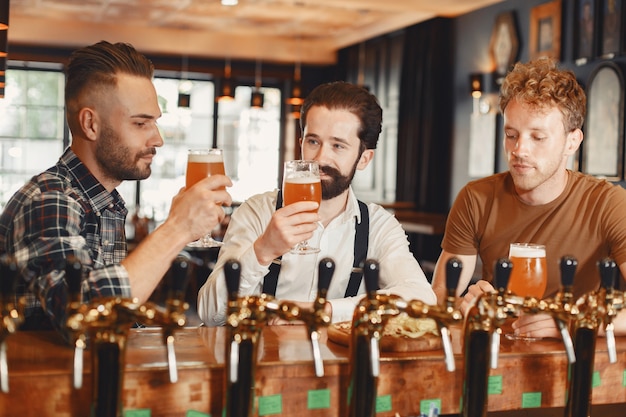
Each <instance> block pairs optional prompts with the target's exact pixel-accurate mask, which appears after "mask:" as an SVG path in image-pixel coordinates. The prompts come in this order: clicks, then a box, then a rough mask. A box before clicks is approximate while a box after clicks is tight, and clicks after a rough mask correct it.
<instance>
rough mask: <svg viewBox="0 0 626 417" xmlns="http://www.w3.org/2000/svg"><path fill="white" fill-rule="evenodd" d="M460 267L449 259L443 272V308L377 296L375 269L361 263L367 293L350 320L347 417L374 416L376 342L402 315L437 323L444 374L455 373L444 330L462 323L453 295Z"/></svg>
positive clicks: (377, 366) (377, 368)
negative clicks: (443, 355)
mask: <svg viewBox="0 0 626 417" xmlns="http://www.w3.org/2000/svg"><path fill="white" fill-rule="evenodd" d="M461 268H462V264H461V262H460V261H459V260H457V259H453V260H450V261H449V262H448V265H447V269H446V273H447V276H446V286H447V287H448V297H447V299H446V301H445V303H444V304H443V305H441V306H440V305H429V304H426V303H424V302H422V301H419V300H413V301H408V302H407V301H405V300H403V299H402V298H401V297H399V296H397V295H394V294H382V293H380V292H377V290H378V279H379V267H378V263H377V262H376V261H373V260H367V261H365V264H364V266H363V278H364V281H365V288H366V291H367V295H366V297H364V298H363V299H362V300H361V301H360V302H359V304H358V305H357V307H356V309H355V311H354V315H353V318H352V338H351V344H350V390H349V392H350V399H349V415H350V417H373V416H374V415H375V414H376V392H377V385H378V376H379V374H380V351H379V342H380V339H381V337H382V335H383V331H384V327H385V325H386V324H387V322H388V321H389V319H390V318H391V317H393V316H397V315H399V314H400V313H403V312H404V313H406V314H407V315H408V316H410V317H412V318H432V319H434V320H435V322H436V323H437V327H438V328H439V332H440V335H441V338H442V344H443V349H444V354H445V362H446V367H447V369H448V371H450V372H452V371H454V369H455V364H454V355H453V353H452V343H451V340H450V332H449V330H448V327H449V325H450V324H453V323H458V322H460V321H461V320H462V319H463V316H462V314H461V312H460V311H459V310H457V309H455V308H454V304H455V298H456V297H455V291H456V287H457V285H458V282H459V276H460V273H461Z"/></svg>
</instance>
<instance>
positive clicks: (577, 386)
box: [565, 258, 624, 417]
mask: <svg viewBox="0 0 626 417" xmlns="http://www.w3.org/2000/svg"><path fill="white" fill-rule="evenodd" d="M598 267H599V269H600V283H601V285H600V288H599V289H598V290H597V291H593V292H591V293H588V294H585V295H583V296H582V297H580V298H579V299H578V300H577V301H576V304H575V306H574V307H573V308H572V317H573V320H574V323H573V328H574V330H573V332H574V347H575V351H576V357H577V358H578V360H577V362H576V363H574V364H570V379H569V382H568V387H567V388H568V395H567V402H566V404H565V416H566V417H579V416H580V417H587V416H589V415H590V413H591V394H592V380H593V366H594V360H595V349H596V340H597V337H598V329H599V328H600V326H601V325H602V324H604V326H605V328H604V330H605V335H606V343H607V349H608V355H609V362H611V363H614V362H615V361H616V360H617V353H616V350H615V335H614V334H613V323H612V320H613V318H614V317H615V316H616V315H617V313H618V312H619V311H620V310H621V309H622V308H624V293H623V292H621V291H617V290H615V280H616V276H617V265H616V264H615V262H614V261H613V260H612V259H608V258H607V259H603V260H601V261H600V262H599V264H598Z"/></svg>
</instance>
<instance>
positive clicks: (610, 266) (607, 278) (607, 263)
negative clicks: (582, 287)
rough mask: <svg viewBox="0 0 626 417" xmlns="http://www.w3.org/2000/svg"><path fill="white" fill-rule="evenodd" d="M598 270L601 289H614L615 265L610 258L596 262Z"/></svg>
mask: <svg viewBox="0 0 626 417" xmlns="http://www.w3.org/2000/svg"><path fill="white" fill-rule="evenodd" d="M598 268H600V285H602V288H604V289H607V290H612V289H614V288H615V279H616V278H617V265H616V264H615V261H614V260H613V259H611V258H604V259H602V260H601V261H600V262H598Z"/></svg>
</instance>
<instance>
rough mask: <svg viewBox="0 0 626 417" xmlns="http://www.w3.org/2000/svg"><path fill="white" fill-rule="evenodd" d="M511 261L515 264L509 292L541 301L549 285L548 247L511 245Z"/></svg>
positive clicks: (526, 244)
mask: <svg viewBox="0 0 626 417" xmlns="http://www.w3.org/2000/svg"><path fill="white" fill-rule="evenodd" d="M509 259H510V260H511V262H512V263H513V269H512V270H511V277H510V279H509V288H508V289H509V291H511V292H512V293H513V294H515V295H519V296H522V297H535V298H537V299H541V298H542V297H543V293H544V291H545V290H546V286H547V285H548V270H547V264H546V247H545V246H544V245H536V244H533V243H511V246H510V249H509Z"/></svg>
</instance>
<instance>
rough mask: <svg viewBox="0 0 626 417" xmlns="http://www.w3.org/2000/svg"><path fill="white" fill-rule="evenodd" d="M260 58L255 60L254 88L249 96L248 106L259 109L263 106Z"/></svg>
mask: <svg viewBox="0 0 626 417" xmlns="http://www.w3.org/2000/svg"><path fill="white" fill-rule="evenodd" d="M261 85H262V84H261V60H259V59H257V61H256V71H255V75H254V90H253V91H252V94H251V96H250V107H252V108H255V109H260V108H262V107H263V104H264V102H265V97H264V95H263V93H262V92H261Z"/></svg>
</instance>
